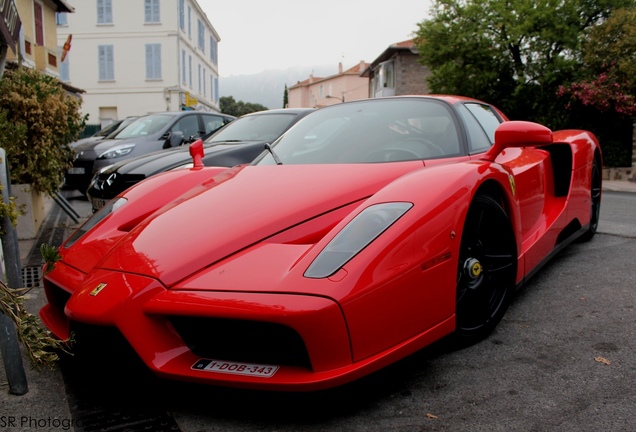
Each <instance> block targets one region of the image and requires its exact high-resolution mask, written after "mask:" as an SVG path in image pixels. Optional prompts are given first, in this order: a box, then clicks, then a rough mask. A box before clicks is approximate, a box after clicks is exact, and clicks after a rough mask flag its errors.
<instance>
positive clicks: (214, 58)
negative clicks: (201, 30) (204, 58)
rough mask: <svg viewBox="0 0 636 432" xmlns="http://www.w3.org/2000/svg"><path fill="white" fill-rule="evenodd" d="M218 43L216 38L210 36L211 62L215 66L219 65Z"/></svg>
mask: <svg viewBox="0 0 636 432" xmlns="http://www.w3.org/2000/svg"><path fill="white" fill-rule="evenodd" d="M217 56H218V54H217V42H216V39H214V37H212V36H210V61H211V62H212V63H214V64H215V65H217V64H218V57H217Z"/></svg>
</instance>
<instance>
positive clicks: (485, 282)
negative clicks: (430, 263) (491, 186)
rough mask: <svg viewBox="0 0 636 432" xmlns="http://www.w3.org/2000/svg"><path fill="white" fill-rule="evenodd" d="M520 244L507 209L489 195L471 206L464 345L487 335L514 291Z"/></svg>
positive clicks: (461, 274) (463, 256)
mask: <svg viewBox="0 0 636 432" xmlns="http://www.w3.org/2000/svg"><path fill="white" fill-rule="evenodd" d="M516 262H517V248H516V242H515V237H514V232H513V230H512V225H511V223H510V220H509V219H508V215H507V214H506V211H505V210H504V209H503V207H502V206H501V205H500V204H499V203H498V202H497V201H496V200H494V199H493V198H491V197H490V196H487V195H477V196H475V198H474V200H473V202H472V203H471V205H470V208H469V209H468V214H467V216H466V222H465V225H464V232H463V234H462V242H461V245H460V251H459V262H458V266H457V267H458V268H457V297H456V328H455V335H456V336H457V338H458V339H459V340H460V341H461V342H463V343H473V342H477V341H479V340H481V339H483V338H484V337H486V336H487V335H488V334H489V333H490V332H491V331H492V330H493V329H494V328H495V326H496V325H497V324H498V323H499V321H500V320H501V318H502V317H503V315H504V313H505V312H506V309H507V308H508V304H509V302H510V297H511V295H512V293H513V291H514V285H515V277H516V271H517V264H516Z"/></svg>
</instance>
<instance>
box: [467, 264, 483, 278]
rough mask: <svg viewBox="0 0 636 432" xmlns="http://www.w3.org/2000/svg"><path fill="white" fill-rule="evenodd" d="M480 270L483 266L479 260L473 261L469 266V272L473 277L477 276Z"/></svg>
mask: <svg viewBox="0 0 636 432" xmlns="http://www.w3.org/2000/svg"><path fill="white" fill-rule="evenodd" d="M482 271H483V268H482V266H481V263H480V262H479V261H476V262H474V263H473V265H472V266H471V267H470V273H471V275H472V276H473V277H474V278H476V277H478V276H479V275H480V274H481V272H482Z"/></svg>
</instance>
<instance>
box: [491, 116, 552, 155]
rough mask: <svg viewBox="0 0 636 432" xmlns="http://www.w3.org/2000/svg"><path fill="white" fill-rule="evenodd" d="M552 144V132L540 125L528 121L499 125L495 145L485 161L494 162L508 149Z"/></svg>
mask: <svg viewBox="0 0 636 432" xmlns="http://www.w3.org/2000/svg"><path fill="white" fill-rule="evenodd" d="M550 143H552V131H551V130H550V129H549V128H547V127H545V126H543V125H540V124H539V123H533V122H527V121H508V122H504V123H502V124H500V125H499V127H498V128H497V130H496V131H495V143H494V144H493V146H492V147H491V148H490V150H488V151H487V152H486V153H485V154H484V157H482V159H483V160H487V161H490V162H492V161H494V160H495V158H496V157H497V156H498V155H499V153H501V152H502V151H504V150H505V149H507V148H512V147H535V146H540V145H546V144H550Z"/></svg>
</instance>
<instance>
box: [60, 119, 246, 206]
mask: <svg viewBox="0 0 636 432" xmlns="http://www.w3.org/2000/svg"><path fill="white" fill-rule="evenodd" d="M234 118H235V117H233V116H229V115H225V114H220V113H208V112H200V111H178V112H164V113H157V114H150V115H147V116H144V117H140V118H138V119H137V120H135V121H134V122H132V123H131V124H129V125H128V126H126V128H124V129H123V130H122V131H120V132H119V133H118V134H117V135H116V136H115V137H114V138H112V139H106V140H101V141H97V142H89V143H85V144H80V145H78V146H77V147H75V149H74V150H75V152H76V159H75V161H74V162H73V167H71V168H70V169H69V170H68V171H67V173H66V175H65V178H64V185H65V187H66V188H68V189H77V190H79V191H80V192H82V193H83V194H84V193H86V189H88V186H89V185H90V182H91V179H92V178H93V175H94V174H95V172H97V171H98V170H100V169H101V168H104V167H107V166H109V165H112V164H114V163H116V162H119V161H122V160H125V159H130V158H133V157H136V156H141V155H145V154H147V153H152V152H154V151H157V150H162V149H168V148H171V147H176V146H179V145H181V144H183V143H184V141H190V140H193V139H196V138H199V137H202V136H205V135H208V134H210V133H212V132H214V131H216V130H218V129H220V128H221V127H223V126H224V125H226V124H227V123H229V122H231V121H232V120H234Z"/></svg>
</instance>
